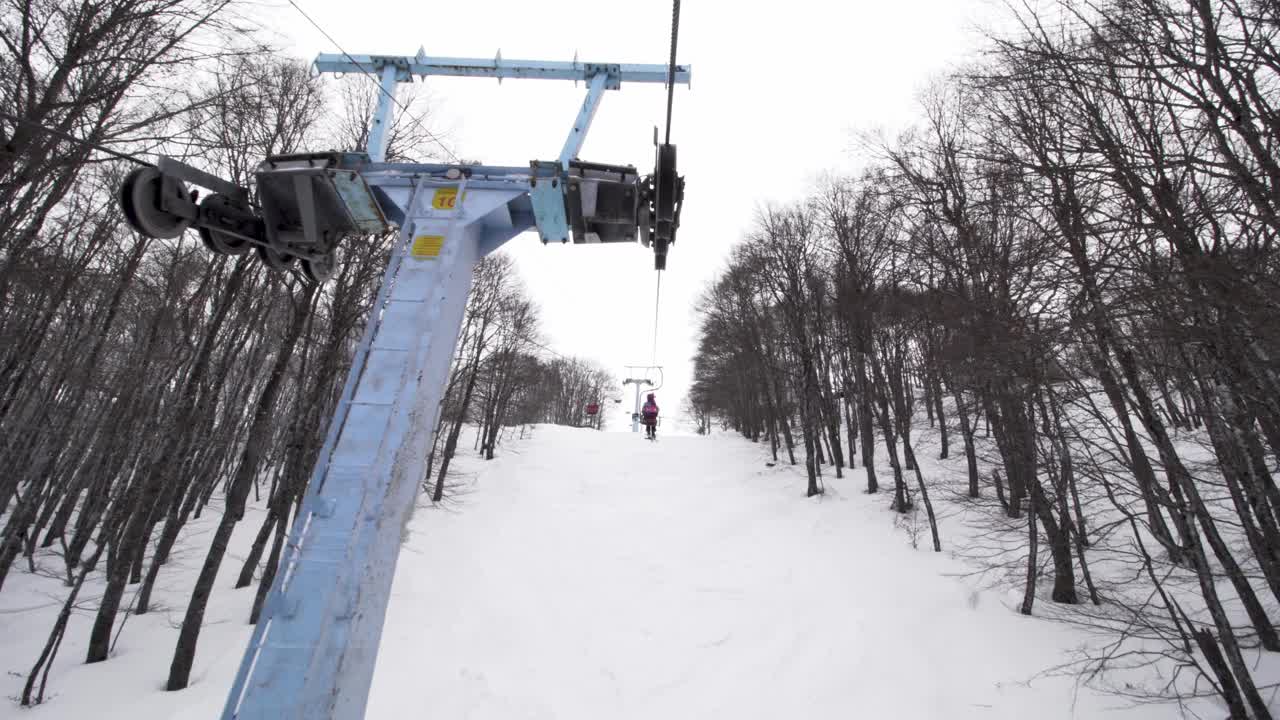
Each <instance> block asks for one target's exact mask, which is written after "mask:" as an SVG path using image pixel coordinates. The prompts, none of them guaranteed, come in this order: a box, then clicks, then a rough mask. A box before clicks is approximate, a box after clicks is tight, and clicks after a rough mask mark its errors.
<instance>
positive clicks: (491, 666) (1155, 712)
mask: <svg viewBox="0 0 1280 720" xmlns="http://www.w3.org/2000/svg"><path fill="white" fill-rule="evenodd" d="M796 470H797V469H795V468H789V467H786V466H784V465H780V466H778V467H776V468H768V467H766V466H765V464H764V461H763V459H762V457H761V455H760V449H759V446H752V445H750V444H749V443H746V442H745V441H743V440H740V439H738V438H734V437H731V436H715V437H710V438H700V437H679V436H676V437H664V438H662V440H661V441H660V442H659V443H656V444H653V443H647V442H644V441H643V440H642V439H640V438H639V437H637V436H634V435H631V434H625V433H597V432H593V431H587V430H572V429H567V428H557V427H540V428H538V430H537V434H536V436H535V438H534V439H533V440H532V441H526V442H525V443H522V444H521V445H520V446H519V453H518V454H517V453H513V452H510V449H509V450H508V452H507V453H506V454H505V455H504V456H502V457H500V458H498V459H496V460H494V461H492V462H491V463H487V464H483V465H481V466H480V471H479V473H478V474H477V476H476V478H475V480H474V487H472V488H471V492H470V494H469V495H467V497H466V498H465V500H464V501H463V503H462V505H461V506H460V509H459V511H457V512H439V511H431V510H427V511H419V512H418V514H417V516H416V517H415V518H414V520H413V522H412V525H411V531H412V532H411V535H410V537H411V539H410V541H409V549H413V550H416V552H406V553H402V554H401V556H400V562H399V566H398V568H397V573H396V580H395V586H394V590H393V596H392V600H391V605H390V608H389V610H388V616H387V624H386V628H385V630H384V633H383V640H382V649H381V651H380V655H379V659H378V667H377V672H376V675H375V678H374V683H373V691H372V697H371V699H370V705H369V712H368V717H369V718H370V720H400V719H402V718H416V717H439V718H470V719H475V720H489V719H492V720H498V719H500V718H501V719H504V720H505V719H511V718H528V719H531V720H532V719H539V720H541V719H544V718H556V719H559V720H576V719H579V718H581V719H583V720H586V719H588V718H637V719H638V718H791V717H794V718H971V717H972V718H1030V717H1036V718H1045V719H1047V718H1058V717H1062V718H1068V717H1099V716H1109V715H1113V714H1116V713H1118V712H1120V711H1123V712H1124V713H1125V717H1126V718H1135V717H1151V718H1156V717H1169V715H1170V712H1171V708H1169V707H1147V708H1132V707H1124V706H1125V703H1124V702H1123V701H1122V700H1120V699H1118V698H1113V697H1106V696H1101V695H1097V694H1094V693H1092V692H1090V691H1081V693H1080V694H1079V696H1078V697H1073V687H1072V683H1071V681H1070V680H1068V679H1062V678H1042V679H1038V680H1035V681H1034V682H1032V683H1031V684H1030V685H1029V686H1028V685H1027V681H1028V680H1031V679H1032V676H1033V675H1035V674H1036V673H1037V672H1038V671H1040V670H1043V669H1045V668H1048V667H1051V666H1054V665H1057V664H1060V663H1061V662H1063V660H1064V656H1063V653H1064V652H1065V651H1067V650H1069V649H1070V648H1072V647H1074V646H1075V645H1078V644H1079V643H1080V642H1081V641H1082V639H1083V636H1082V635H1080V634H1079V633H1078V632H1075V631H1072V630H1070V629H1068V628H1066V627H1064V626H1061V625H1057V624H1054V623H1050V622H1046V621H1044V620H1041V619H1036V618H1026V617H1022V616H1019V615H1017V614H1016V613H1014V612H1013V611H1012V610H1011V609H1010V608H1008V607H1006V606H1005V605H1004V603H1003V602H1002V600H1001V599H1000V598H999V597H998V596H997V595H995V594H992V593H987V592H983V591H978V590H974V589H973V588H970V587H967V586H966V585H965V584H964V582H963V581H961V580H957V579H955V578H953V577H948V576H946V575H944V573H956V572H962V571H963V570H965V569H966V568H964V567H963V566H961V565H960V564H959V563H958V562H957V561H955V560H951V559H949V558H948V557H946V556H945V555H939V554H935V553H932V552H928V551H927V550H925V549H920V550H913V549H912V548H911V547H910V545H909V543H908V541H907V540H906V538H905V536H904V535H902V534H901V533H900V532H895V531H894V530H893V528H892V522H891V518H890V517H889V516H888V511H887V510H886V509H885V507H886V506H887V503H888V500H889V496H888V494H885V493H882V494H880V495H878V496H867V495H865V494H862V493H860V492H859V491H858V488H859V487H860V484H861V483H862V482H864V481H863V475H862V473H861V472H858V471H853V472H851V473H849V474H848V475H846V477H845V479H844V480H841V481H832V480H831V479H828V488H829V493H828V494H827V495H826V496H825V497H820V498H812V499H805V498H804V497H803V494H804V493H803V490H804V484H803V477H802V474H801V472H802V469H801V472H797V471H796ZM944 541H945V538H944ZM923 547H924V545H923V544H922V548H923Z"/></svg>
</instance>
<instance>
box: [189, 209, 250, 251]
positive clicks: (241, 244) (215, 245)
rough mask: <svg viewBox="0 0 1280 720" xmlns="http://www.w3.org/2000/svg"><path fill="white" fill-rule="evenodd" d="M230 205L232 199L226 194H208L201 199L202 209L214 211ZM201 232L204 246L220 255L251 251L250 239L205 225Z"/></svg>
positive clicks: (200, 229)
mask: <svg viewBox="0 0 1280 720" xmlns="http://www.w3.org/2000/svg"><path fill="white" fill-rule="evenodd" d="M230 205H231V199H230V198H228V197H227V196H226V195H216V194H215V195H206V196H205V198H204V200H201V201H200V208H201V209H202V210H206V211H209V210H211V211H213V212H214V213H217V212H218V211H219V210H221V209H222V208H225V207H229V206H230ZM199 232H200V241H201V242H203V243H204V246H205V247H207V248H209V250H211V251H212V252H215V253H217V254H218V255H243V254H245V253H247V252H249V241H248V240H245V239H243V238H238V237H236V236H235V235H231V234H229V233H225V232H221V231H219V230H216V229H213V228H208V227H203V226H201V227H200V228H199Z"/></svg>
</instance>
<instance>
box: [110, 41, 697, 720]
mask: <svg viewBox="0 0 1280 720" xmlns="http://www.w3.org/2000/svg"><path fill="white" fill-rule="evenodd" d="M315 67H316V69H317V70H319V71H320V72H324V73H369V74H372V75H374V76H375V77H376V78H377V80H378V82H379V83H380V86H381V90H382V93H381V98H380V101H379V104H378V108H377V111H376V115H375V117H374V120H373V127H372V128H371V133H370V138H369V147H368V152H367V153H354V152H321V153H305V154H292V155H282V156H274V157H268V158H267V159H266V160H264V161H263V162H262V163H261V165H260V166H259V167H258V170H257V173H256V175H255V181H256V188H255V191H251V190H250V189H249V188H246V187H241V186H237V185H235V184H233V183H230V182H228V181H226V180H223V179H221V178H218V177H214V176H212V175H209V174H207V173H205V172H202V171H200V170H198V169H196V168H193V167H191V166H188V165H186V164H184V163H182V162H179V161H176V160H174V159H172V158H168V157H161V158H159V159H158V161H157V163H156V166H155V167H144V168H140V169H138V170H135V171H134V172H133V173H132V174H130V175H129V176H128V177H127V178H126V180H125V182H124V183H123V185H122V186H121V190H120V200H121V204H122V207H123V209H124V211H125V215H126V217H127V218H128V220H129V222H130V224H131V225H132V226H133V227H134V228H135V229H136V230H138V231H139V232H141V233H143V234H144V235H148V236H150V237H155V238H170V239H172V238H177V237H180V236H181V235H182V234H183V232H185V231H186V230H188V229H193V228H194V229H196V230H197V231H198V233H199V236H200V238H201V240H202V241H203V242H204V244H205V245H206V246H207V247H208V248H209V249H210V250H211V251H213V252H215V253H219V254H241V253H245V252H250V251H253V252H256V253H257V254H258V256H259V258H260V259H261V260H262V262H264V263H265V264H266V265H268V266H269V267H271V268H273V269H276V270H290V269H294V268H296V269H298V270H300V271H301V272H302V273H303V274H304V275H305V276H307V277H308V278H309V279H310V280H311V281H313V282H324V281H325V280H326V279H327V278H328V277H329V275H330V274H331V272H332V270H333V266H334V264H335V262H337V257H338V256H337V251H338V250H339V249H341V250H342V252H344V253H357V252H360V251H361V243H360V241H361V238H366V239H367V238H368V237H370V236H374V235H378V234H382V233H386V232H395V233H397V235H396V237H397V240H396V241H395V243H394V245H393V250H392V252H391V255H390V260H389V262H388V265H387V268H386V272H385V274H384V276H383V280H382V284H381V287H380V289H379V291H378V295H377V298H376V300H375V303H374V306H373V310H372V311H371V315H370V317H369V320H368V322H367V324H366V327H365V331H364V336H363V338H362V339H361V342H360V344H359V345H358V347H357V349H356V352H355V356H354V359H353V362H352V366H351V370H350V373H349V375H348V377H347V380H346V384H345V386H344V387H343V390H342V394H341V397H340V399H339V402H338V405H337V408H336V410H335V414H334V416H333V418H332V419H331V421H330V424H329V428H328V431H327V434H326V437H325V441H324V445H323V447H322V449H321V451H320V454H319V455H318V457H317V460H316V466H315V469H314V471H313V473H312V475H311V480H310V485H309V486H308V490H307V494H306V497H305V498H304V500H303V504H302V508H301V511H300V513H299V514H298V517H297V518H296V519H295V522H294V524H293V527H292V529H291V532H290V536H289V542H288V544H287V547H286V550H285V551H284V556H283V558H282V559H281V564H280V569H279V572H278V573H277V575H276V579H275V583H274V585H273V586H272V588H271V591H270V593H269V595H268V597H267V600H266V603H265V605H264V608H263V611H262V615H261V618H260V619H259V621H258V624H257V625H256V626H255V627H254V630H253V635H252V639H251V640H250V643H249V647H248V649H247V651H246V652H245V656H244V659H243V661H242V663H241V665H240V668H239V671H238V673H237V675H236V679H235V683H234V686H233V687H232V689H231V692H230V695H229V697H228V699H227V702H226V706H225V708H224V710H223V714H222V717H223V718H224V720H232V719H233V718H239V719H241V720H321V719H328V720H354V719H355V718H360V717H363V715H364V709H365V705H366V701H367V699H368V695H369V686H370V682H371V681H372V677H373V669H374V662H375V660H376V657H377V653H378V643H379V639H380V636H381V633H382V624H383V619H384V615H385V611H386V607H387V602H388V599H389V597H390V591H391V582H392V576H393V574H394V572H395V567H396V560H397V555H398V553H399V547H400V541H401V536H402V531H403V529H404V526H405V523H406V522H407V521H408V518H409V516H410V514H411V511H412V508H413V505H414V497H415V495H416V494H417V492H418V487H419V485H420V482H421V480H422V479H423V476H424V473H425V462H426V452H427V448H428V447H429V446H430V439H431V433H432V431H433V429H434V428H435V426H436V422H437V420H438V416H439V413H440V405H441V399H442V393H443V390H444V385H445V381H446V379H447V375H448V372H449V363H450V360H451V359H452V357H453V354H454V349H455V346H456V343H457V339H458V334H459V332H460V327H461V323H462V318H463V311H464V308H465V306H466V300H467V294H468V292H469V290H470V287H471V274H472V268H473V267H474V266H475V264H476V263H477V262H478V261H479V260H480V259H481V258H483V257H484V256H485V255H487V254H488V253H491V252H493V251H494V250H497V249H498V248H499V247H501V246H502V245H503V243H505V242H507V241H508V240H510V239H511V238H513V237H515V236H516V235H519V234H521V233H523V232H526V231H529V230H535V231H536V232H537V233H538V235H539V236H540V237H541V239H542V241H543V242H544V243H545V242H568V241H569V240H570V239H572V241H573V242H575V243H598V242H636V241H637V240H639V241H640V242H641V243H643V244H644V245H646V246H647V247H651V248H653V250H654V263H655V267H657V268H658V269H662V268H664V267H665V264H666V255H667V251H668V247H669V245H670V244H671V243H672V242H674V240H675V233H676V229H677V228H678V226H679V214H680V207H681V204H682V201H683V188H684V181H683V178H681V177H680V176H679V175H678V174H677V172H676V164H675V146H674V145H671V144H670V143H669V138H668V142H667V143H656V138H655V145H656V149H655V158H656V161H655V168H654V171H653V172H652V173H650V174H647V175H641V174H640V173H638V172H637V171H636V169H635V167H633V166H630V165H606V164H600V163H590V162H584V161H581V160H579V159H578V153H579V151H580V150H581V148H582V144H583V141H584V140H585V138H586V135H587V130H588V129H589V128H590V126H591V121H592V118H593V117H594V115H595V112H596V108H597V107H599V104H600V101H601V99H602V97H603V96H604V95H605V93H606V92H607V91H610V90H618V89H620V88H621V87H623V86H624V85H625V84H628V83H668V84H670V85H675V84H684V85H688V84H689V78H690V69H689V68H688V67H687V66H682V65H676V64H674V50H673V62H672V63H671V64H670V65H631V64H620V63H600V62H578V61H577V60H575V61H573V62H541V61H529V60H508V59H503V58H502V57H501V54H499V56H498V57H496V58H493V59H470V58H446V57H428V56H426V55H424V54H423V53H422V52H421V51H419V53H418V54H417V55H415V56H392V55H355V56H352V55H346V54H345V53H344V54H341V55H321V56H319V57H318V58H317V59H316V61H315ZM428 76H461V77H482V78H497V79H504V78H505V79H542V80H574V81H583V82H584V83H585V84H586V98H585V99H584V100H583V103H582V107H581V108H580V109H579V111H578V114H577V116H576V118H575V119H574V122H573V126H572V128H571V129H570V130H569V133H568V136H567V138H566V139H565V142H564V145H563V146H562V147H561V148H560V151H559V154H558V155H557V156H556V157H555V158H554V159H552V160H534V161H531V162H530V163H529V164H528V165H526V166H510V167H507V166H488V165H465V164H432V163H388V162H385V156H386V144H387V138H388V129H389V128H390V127H391V122H392V119H393V112H394V110H395V107H396V102H395V99H394V95H395V89H396V87H397V85H398V84H399V83H404V82H411V81H412V80H413V79H414V78H426V77H428ZM668 110H669V107H668ZM668 114H669V113H668ZM188 183H189V184H191V185H196V186H200V187H202V188H205V190H206V191H208V194H206V195H204V196H203V197H202V198H201V197H199V196H198V195H197V193H196V192H194V191H192V190H190V189H189V188H188ZM251 198H253V199H251Z"/></svg>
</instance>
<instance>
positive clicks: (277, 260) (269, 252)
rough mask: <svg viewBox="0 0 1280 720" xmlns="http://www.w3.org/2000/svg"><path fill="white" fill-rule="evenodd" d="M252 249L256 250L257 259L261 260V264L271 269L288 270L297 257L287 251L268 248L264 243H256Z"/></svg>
mask: <svg viewBox="0 0 1280 720" xmlns="http://www.w3.org/2000/svg"><path fill="white" fill-rule="evenodd" d="M254 250H257V251H258V259H259V260H261V261H262V264H264V265H266V266H267V267H269V268H271V269H272V270H288V269H289V268H291V267H293V262H294V261H295V260H297V259H298V258H297V257H295V256H293V255H291V254H289V253H287V252H282V251H280V250H276V249H275V248H269V247H266V246H265V245H256V246H254Z"/></svg>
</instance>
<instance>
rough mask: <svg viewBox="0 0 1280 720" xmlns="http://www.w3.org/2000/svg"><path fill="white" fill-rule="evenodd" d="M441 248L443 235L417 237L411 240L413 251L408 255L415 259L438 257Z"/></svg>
mask: <svg viewBox="0 0 1280 720" xmlns="http://www.w3.org/2000/svg"><path fill="white" fill-rule="evenodd" d="M443 247H444V236H443V235H419V236H417V237H415V238H414V239H413V249H412V250H410V251H409V254H411V255H413V256H414V257H416V258H434V257H440V249H441V248H443Z"/></svg>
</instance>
